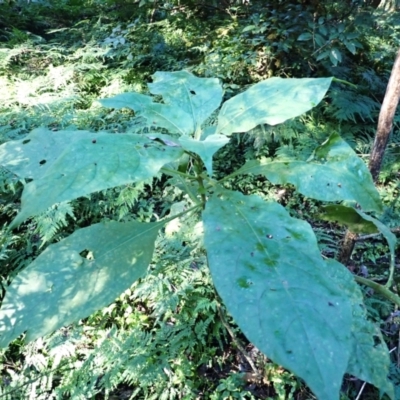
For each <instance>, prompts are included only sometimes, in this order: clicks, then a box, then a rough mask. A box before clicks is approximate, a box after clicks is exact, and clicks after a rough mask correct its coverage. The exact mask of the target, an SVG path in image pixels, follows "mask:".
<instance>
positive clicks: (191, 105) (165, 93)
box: [148, 71, 223, 129]
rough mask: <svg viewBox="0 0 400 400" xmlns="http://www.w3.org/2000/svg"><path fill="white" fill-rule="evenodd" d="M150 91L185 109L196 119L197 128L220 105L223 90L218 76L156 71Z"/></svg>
mask: <svg viewBox="0 0 400 400" xmlns="http://www.w3.org/2000/svg"><path fill="white" fill-rule="evenodd" d="M148 86H149V89H150V92H151V93H153V94H156V95H161V96H162V97H163V99H164V102H165V103H167V104H170V105H172V106H174V107H178V108H180V109H182V110H184V111H185V112H186V113H187V114H189V115H190V116H191V119H192V120H193V121H194V125H195V129H197V128H199V127H200V126H201V124H203V122H204V121H205V120H206V119H207V118H208V117H209V116H210V115H211V114H212V113H213V112H214V111H215V110H216V109H217V108H218V107H219V106H220V104H221V100H222V95H223V90H222V86H221V84H220V82H219V80H218V79H216V78H197V77H196V76H194V75H192V74H191V73H189V72H187V71H177V72H156V73H155V74H154V75H153V83H149V85H148Z"/></svg>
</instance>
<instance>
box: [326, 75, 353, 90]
mask: <svg viewBox="0 0 400 400" xmlns="http://www.w3.org/2000/svg"><path fill="white" fill-rule="evenodd" d="M332 81H333V82H337V83H342V84H343V85H348V86H351V87H353V88H354V89H357V85H355V84H354V83H351V82H347V81H345V80H343V79H338V78H335V77H333V78H332Z"/></svg>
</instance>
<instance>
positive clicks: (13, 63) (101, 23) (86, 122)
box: [0, 1, 400, 400]
mask: <svg viewBox="0 0 400 400" xmlns="http://www.w3.org/2000/svg"><path fill="white" fill-rule="evenodd" d="M3 3H4V2H3ZM3 3H2V4H0V6H1V7H2V10H3V11H4V12H3V14H2V15H1V16H0V31H1V33H0V40H1V41H2V46H1V48H0V86H1V87H2V90H1V92H0V111H1V112H0V143H4V142H6V141H8V140H12V139H20V138H23V137H24V136H25V135H26V134H28V133H29V132H30V131H31V130H33V129H35V128H38V127H49V128H51V129H53V130H54V131H57V130H59V129H64V128H68V127H75V128H78V129H85V130H91V131H97V130H108V131H110V132H116V133H117V132H118V133H124V132H140V131H141V130H143V129H144V127H143V125H142V124H141V121H140V120H139V119H135V118H134V113H133V112H132V111H128V110H122V111H117V110H115V111H110V110H108V109H105V108H101V107H100V106H99V105H98V103H96V99H99V98H103V97H108V96H111V95H114V94H117V93H121V92H125V91H142V92H144V91H145V90H146V89H145V87H146V86H145V84H146V83H147V82H148V80H149V77H150V76H151V75H152V74H153V73H154V72H155V71H157V70H166V71H173V70H181V69H184V68H186V69H188V70H191V71H193V72H195V73H197V74H198V75H200V76H211V77H218V78H220V79H221V80H222V81H223V82H224V85H225V90H226V91H225V97H226V98H229V97H230V96H232V95H233V94H236V93H238V92H240V91H242V90H243V89H245V88H246V86H247V85H249V84H251V83H254V82H257V81H259V80H262V79H265V78H266V77H269V76H282V77H286V76H293V77H303V76H327V75H335V76H336V77H337V78H340V79H344V80H347V81H350V82H352V83H353V84H355V85H356V86H355V87H353V86H348V85H344V84H336V85H335V86H334V89H333V90H332V92H331V93H330V94H329V95H328V97H327V98H326V99H325V100H324V102H323V104H322V105H320V106H319V107H317V108H316V109H315V110H314V111H313V113H312V114H311V113H310V114H307V115H306V116H304V117H301V118H297V119H295V120H292V121H289V122H287V123H285V124H282V125H280V126H279V127H267V126H260V127H257V128H256V129H254V130H253V131H251V132H249V133H248V134H246V135H245V136H243V135H240V134H238V135H237V137H235V140H233V141H231V143H230V144H229V145H228V146H230V147H229V148H223V149H221V150H220V151H219V152H218V154H217V156H216V158H215V168H216V170H217V174H218V173H220V174H221V175H223V174H225V173H226V172H229V171H232V170H234V169H236V168H237V167H239V166H241V165H243V164H244V162H245V161H246V159H247V158H251V157H253V156H256V157H258V158H270V157H278V158H283V159H291V158H293V157H296V158H300V159H303V160H306V159H307V158H308V157H309V156H310V155H311V152H312V150H313V149H314V148H315V147H316V145H317V144H319V143H321V141H323V140H324V139H325V138H327V137H328V136H329V135H330V134H331V133H332V132H333V131H335V132H339V133H340V135H341V136H342V137H343V138H344V139H345V140H346V141H347V142H348V143H350V144H351V145H352V146H353V148H354V149H355V150H356V152H357V153H358V154H359V155H360V156H362V157H364V158H365V160H366V161H367V159H368V154H369V151H370V148H371V144H372V140H373V137H374V134H375V125H376V120H377V115H378V112H379V107H380V103H381V101H382V98H383V95H384V91H385V85H386V82H387V77H388V74H389V72H390V66H391V63H392V62H393V57H392V56H393V46H397V44H398V39H399V32H398V26H399V24H396V21H398V18H399V17H398V14H397V13H393V14H391V15H390V18H389V17H387V15H383V14H381V13H380V12H379V11H376V12H375V14H374V15H375V19H374V21H373V24H374V27H375V28H374V34H373V35H371V34H370V33H368V32H369V29H370V27H371V25H369V24H370V22H369V19H368V18H369V17H368V18H367V17H365V16H364V17H365V18H367V19H366V20H364V22H363V24H364V25H363V24H362V23H360V24H358V25H356V24H354V20H352V22H351V24H350V23H349V24H350V25H349V27H348V28H346V30H345V31H344V32H348V36H347V37H345V38H340V40H342V42H341V47H340V49H339V50H340V51H341V52H342V53H343V58H342V59H343V62H342V63H338V64H337V65H332V62H331V60H330V59H329V57H328V56H327V58H326V59H325V58H321V59H318V57H319V54H322V52H321V51H319V47H322V46H326V47H329V46H331V44H330V43H331V42H330V41H329V40H330V37H331V36H330V35H333V34H334V33H333V32H334V30H335V29H339V28H338V26H339V22H338V21H339V19H338V20H334V19H331V20H327V19H326V20H324V21H327V22H321V23H320V22H318V24H319V25H318V26H317V27H316V26H314V25H315V24H316V22H315V21H314V22H313V24H314V25H312V24H311V22H310V23H308V24H305V23H304V22H302V20H301V18H300V16H299V8H298V7H300V6H299V5H293V6H291V7H290V8H288V7H286V6H285V7H284V4H283V3H285V2H280V3H282V6H280V7H277V8H276V9H272V8H271V7H267V6H264V5H263V4H262V5H260V4H258V2H255V3H256V4H255V5H254V7H255V8H254V9H252V10H250V9H243V8H240V7H238V8H237V9H232V10H230V14H229V13H228V14H226V13H222V14H220V13H218V12H215V13H214V12H210V9H208V8H207V7H204V8H202V7H200V6H199V5H198V6H197V8H196V7H194V8H191V7H185V5H183V6H182V7H181V8H179V7H178V6H176V5H175V2H167V3H166V4H171V6H170V7H169V6H168V7H167V6H160V7H159V8H158V9H157V7H156V6H154V7H153V5H154V4H153V3H156V2H144V3H145V5H144V7H143V8H138V7H137V4H136V3H135V2H133V3H132V4H128V5H127V4H126V2H123V1H122V2H113V1H108V2H103V3H104V4H100V3H101V2H97V1H93V2H90V3H91V4H92V5H91V6H88V4H89V2H87V3H85V7H82V3H80V2H78V1H75V2H74V1H57V2H55V3H56V4H55V5H53V6H52V7H53V9H52V7H51V6H50V3H46V2H43V3H41V4H39V5H34V4H33V2H32V4H28V5H20V2H5V4H3ZM333 3H335V4H336V3H337V2H333ZM199 4H200V3H199ZM13 7H22V8H21V10H22V11H21V10H20V11H21V12H20V13H19V14H18V15H19V16H18V18H16V14H15V8H13ZM54 7H57V8H56V9H57V10H58V11H62V12H63V13H60V12H59V13H57V12H55V10H54ZM124 7H128V8H126V9H124ZM321 7H322V6H321ZM124 10H129V12H125V11H124ZM309 12H310V10H309V9H307V13H309ZM319 12H320V10H319ZM330 12H331V11H330ZM40 13H41V14H40ZM128 14H129V17H127V15H128ZM39 15H41V16H42V17H41V18H39ZM205 15H206V17H207V18H204V16H205ZM364 17H363V18H364ZM8 19H10V21H11V22H10V21H9V20H8ZM305 20H306V19H305ZM288 21H290V22H288ZM349 21H351V18H350V19H349ZM310 24H311V25H312V26H311V25H310ZM310 26H311V27H312V29H314V30H315V29H319V30H320V31H321V32H320V33H321V35H322V36H323V37H324V38H325V40H326V43H328V44H326V43H325V42H324V43H322V44H321V45H319V47H318V46H317V47H318V48H313V49H311V48H309V47H307V46H311V44H310V43H311V42H305V43H304V46H299V42H298V41H297V39H298V37H299V35H301V34H303V33H307V32H308V31H309V30H310V29H311V28H310ZM323 26H324V27H325V28H322V27H323ZM324 29H325V30H324ZM324 32H325V33H324ZM355 33H357V35H358V36H357V37H356V35H355ZM324 35H325V36H324ZM352 38H353V39H352ZM335 40H336V39H335ZM337 40H338V41H339V39H337ZM352 40H353V41H356V40H357V43H359V44H360V46H361V47H358V48H359V49H360V51H359V52H357V53H356V54H354V55H353V54H351V52H350V51H349V49H352V46H351V45H349V44H348V43H350V42H351V41H352ZM345 43H347V45H346V44H345ZM351 43H352V42H351ZM356 45H357V44H356ZM338 46H339V45H338ZM357 46H358V45H357ZM324 48H325V47H324ZM346 49H347V50H346ZM398 123H399V117H396V121H395V128H394V130H393V134H392V138H391V143H390V145H389V147H388V150H387V152H386V158H385V163H384V166H383V169H382V174H381V180H380V185H379V190H380V192H381V195H382V198H383V200H384V202H385V204H386V205H387V206H388V209H387V212H386V218H387V221H384V222H385V223H386V224H387V225H389V226H390V227H393V228H395V227H398V226H399V224H400V217H399V215H400V200H399V197H400V176H399V172H398V171H399V167H400V135H399V130H398ZM23 184H24V182H18V180H17V179H16V177H15V176H13V175H12V174H10V173H8V172H7V171H5V170H2V171H0V220H1V229H0V244H1V249H0V279H1V285H2V286H3V287H5V286H6V285H7V284H8V283H9V282H10V280H11V279H12V278H13V277H14V276H15V275H16V274H17V273H18V271H20V270H21V269H23V268H24V267H26V266H27V265H28V264H29V263H30V262H31V261H32V260H33V259H34V258H36V257H37V256H38V255H39V254H40V252H42V251H43V250H44V249H45V248H46V247H47V246H48V245H49V244H51V243H55V242H57V241H59V240H60V239H62V238H63V237H65V236H67V235H68V234H69V233H71V232H73V231H74V230H75V229H77V228H78V227H84V226H87V225H89V224H90V223H93V222H96V221H98V220H100V218H104V217H106V218H109V219H115V220H121V221H129V220H139V221H143V222H149V221H154V220H157V219H158V218H161V217H163V216H164V215H166V214H167V213H169V212H175V211H176V212H178V211H177V210H171V209H170V208H168V206H171V204H172V203H173V202H176V201H177V200H178V201H181V202H182V205H183V204H184V202H185V199H184V198H182V195H181V192H180V190H179V186H178V185H177V184H176V182H174V181H172V180H170V181H168V180H166V179H165V178H163V177H159V179H156V180H155V181H148V182H144V183H142V184H140V185H135V186H125V187H120V188H116V189H110V190H107V191H105V192H102V193H96V194H93V195H91V196H90V197H87V198H81V199H78V200H76V201H73V202H70V203H61V204H58V205H56V206H53V207H52V208H51V209H49V210H47V211H46V212H45V213H44V214H42V215H40V216H38V217H35V218H33V219H31V220H30V221H29V222H28V223H26V224H25V225H22V226H21V227H20V229H19V230H18V231H15V232H14V233H10V232H8V231H7V230H6V227H7V224H8V223H9V222H10V221H11V219H12V218H13V217H14V216H15V215H16V213H17V212H18V210H19V207H20V194H21V190H22V186H23ZM226 187H228V188H235V189H236V190H238V189H239V190H241V191H242V192H244V193H246V194H251V193H257V194H259V195H261V196H262V197H264V198H266V199H270V198H273V199H276V200H279V201H280V202H282V203H283V204H285V205H286V206H287V208H288V209H289V211H290V212H291V213H293V215H296V214H297V215H299V214H301V215H302V216H303V217H305V218H306V219H307V220H308V221H309V222H311V223H312V224H313V225H314V227H315V228H316V233H317V237H318V239H319V244H320V249H321V252H322V254H324V255H326V256H328V257H334V256H335V255H336V254H337V252H338V248H339V241H340V240H341V237H342V235H343V230H341V229H340V228H338V227H337V226H336V225H335V224H320V225H317V224H316V222H315V218H314V215H315V213H316V212H318V206H319V204H318V203H317V202H315V201H311V200H309V199H306V198H304V197H303V196H300V195H294V194H293V190H292V188H291V187H290V186H288V187H281V188H274V189H273V190H272V187H271V185H270V184H269V183H268V181H266V179H261V178H260V177H253V176H246V177H245V178H243V177H241V178H240V179H238V178H235V179H233V180H231V181H228V182H226ZM161 200H163V201H161ZM165 204H167V207H166V206H165ZM77 211H78V212H77ZM189 227H190V229H187V230H185V231H182V229H181V226H180V225H179V224H178V225H168V226H167V228H166V231H165V232H164V233H163V235H162V236H161V237H160V238H159V240H158V242H157V250H156V252H155V258H154V262H153V264H152V265H151V266H150V267H149V268H150V270H151V274H149V275H148V276H147V277H146V278H144V279H142V280H141V281H139V282H138V283H136V284H135V285H134V286H133V287H132V288H131V289H130V290H128V291H126V292H125V293H124V294H122V295H121V296H120V297H119V298H118V299H117V300H116V301H115V302H114V303H113V304H111V305H110V306H109V307H107V308H105V309H103V310H101V311H99V312H97V313H95V314H94V315H92V316H91V317H90V318H88V319H87V320H84V321H81V322H80V323H79V324H76V325H73V326H69V327H65V328H64V329H62V330H59V331H57V332H56V333H55V334H53V335H50V336H48V337H45V338H43V339H40V340H37V341H35V342H33V343H31V344H29V345H24V343H23V340H22V339H21V340H17V341H15V342H14V343H13V344H12V345H11V346H10V348H9V349H8V350H7V351H2V352H1V353H0V359H1V365H2V366H1V370H0V375H1V379H2V384H0V396H1V397H2V398H4V399H12V400H14V399H15V400H18V399H27V398H35V399H64V398H73V399H88V398H106V397H107V396H109V398H140V399H195V398H201V399H207V398H210V399H225V398H226V399H230V398H238V399H253V398H264V399H266V398H275V399H282V400H283V399H294V398H296V399H308V398H311V397H309V396H311V395H309V393H308V391H307V389H306V388H304V386H303V385H302V383H301V382H299V381H298V380H296V379H295V378H294V377H293V376H292V375H291V374H289V373H288V372H286V371H283V370H282V369H280V368H279V367H278V366H276V365H274V364H272V363H270V362H268V361H267V360H265V359H264V360H258V361H257V362H258V363H259V366H260V368H261V369H262V370H264V372H265V373H264V380H263V382H258V381H257V382H254V381H252V379H250V378H249V376H250V375H251V368H250V365H249V364H248V362H247V361H246V359H244V358H243V352H242V351H241V350H240V349H239V348H238V343H241V342H243V345H244V346H250V347H246V348H247V349H248V350H252V348H251V345H250V344H248V343H246V342H245V341H244V339H243V337H242V336H241V333H240V331H239V330H238V328H236V327H235V325H234V323H233V322H232V321H230V320H229V317H227V319H228V321H229V326H230V329H231V331H232V332H234V336H233V337H232V335H231V334H230V332H229V331H228V330H227V327H226V326H225V325H224V323H223V321H224V319H223V318H221V313H222V315H224V313H225V311H224V308H223V306H222V305H221V304H220V302H219V299H218V296H217V295H216V293H215V292H214V289H213V287H212V284H211V278H210V275H209V273H208V270H207V269H206V268H205V265H206V259H205V254H204V252H203V250H202V249H201V248H200V247H195V246H194V243H197V242H196V241H195V240H194V239H195V238H196V232H197V231H198V230H199V229H201V227H200V226H197V225H194V224H192V225H189ZM387 263H388V249H387V247H386V245H385V244H384V242H383V241H382V240H381V238H380V237H376V238H373V240H372V241H368V240H360V241H359V242H357V245H356V251H355V253H354V257H353V264H354V269H355V270H356V271H357V272H358V273H360V274H364V275H365V274H368V275H369V276H371V275H372V276H376V277H377V278H379V277H382V276H384V272H383V271H384V270H386V269H387V268H386V266H387ZM397 279H398V278H397ZM396 283H397V284H399V282H396ZM365 298H366V304H367V307H368V313H369V316H370V317H371V318H372V319H374V320H375V321H376V322H378V323H380V324H381V328H382V330H383V332H384V334H385V338H386V340H387V342H388V344H389V348H390V349H392V348H395V347H397V346H398V343H397V336H396V335H398V332H399V321H398V311H397V310H395V309H393V308H392V307H391V305H389V304H388V303H387V302H386V301H384V300H383V299H381V298H379V297H377V296H374V294H373V293H371V292H370V291H366V292H365ZM253 353H254V354H255V355H254V357H253V358H254V360H257V357H258V355H257V352H256V351H254V352H253ZM249 354H251V351H250V353H249ZM243 360H244V361H243ZM392 361H393V363H392V366H391V379H392V382H393V383H394V384H395V388H396V390H397V392H396V395H397V396H399V397H400V392H399V391H400V389H399V388H400V370H399V368H398V362H399V358H398V351H397V350H396V351H394V352H393V353H392ZM349 382H350V381H349ZM355 387H357V385H352V383H351V382H350V383H348V385H347V386H344V388H343V396H344V397H343V398H348V399H350V398H355V396H356V395H357V393H356V392H357V391H356V390H355ZM371 393H372V396H374V395H377V394H376V393H373V392H371ZM295 394H296V396H297V397H295ZM96 396H97V397H96ZM272 396H273V397H272ZM365 398H367V397H365ZM371 398H373V397H371ZM375 398H377V397H375Z"/></svg>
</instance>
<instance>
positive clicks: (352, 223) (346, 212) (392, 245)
mask: <svg viewBox="0 0 400 400" xmlns="http://www.w3.org/2000/svg"><path fill="white" fill-rule="evenodd" d="M319 217H320V218H321V219H323V220H325V221H333V222H338V223H340V224H343V225H346V226H347V227H348V228H349V229H350V230H351V231H352V232H354V233H376V232H380V233H382V235H383V236H384V237H385V239H386V241H387V242H388V245H389V250H390V264H391V265H392V266H394V262H395V249H396V242H397V238H396V235H395V234H394V233H392V232H391V230H390V229H389V228H388V227H387V226H386V225H385V224H383V223H382V222H381V221H379V220H378V219H376V218H374V217H371V216H370V215H367V214H365V213H363V212H362V211H361V210H357V209H355V208H352V207H346V206H343V205H328V206H325V207H323V208H322V213H321V214H320V215H319Z"/></svg>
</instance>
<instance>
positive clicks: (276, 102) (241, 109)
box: [217, 78, 332, 135]
mask: <svg viewBox="0 0 400 400" xmlns="http://www.w3.org/2000/svg"><path fill="white" fill-rule="evenodd" d="M331 82H332V78H302V79H297V78H291V79H283V78H270V79H267V80H265V81H262V82H259V83H257V84H255V85H254V86H252V87H251V88H250V89H248V90H246V91H245V92H243V93H241V94H239V95H237V96H235V97H233V98H231V99H229V100H228V101H227V102H225V103H224V105H223V106H222V109H221V112H220V113H219V115H218V127H217V133H223V134H225V135H230V134H231V133H235V132H247V131H249V130H250V129H253V128H254V127H256V126H257V125H260V124H269V125H277V124H280V123H282V122H284V121H286V120H287V119H290V118H294V117H297V116H299V115H301V114H304V113H305V112H306V111H309V110H311V109H312V108H313V107H315V106H316V105H317V104H318V103H319V102H320V101H321V100H322V99H323V97H324V96H325V94H326V92H327V91H328V89H329V86H330V84H331Z"/></svg>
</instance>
